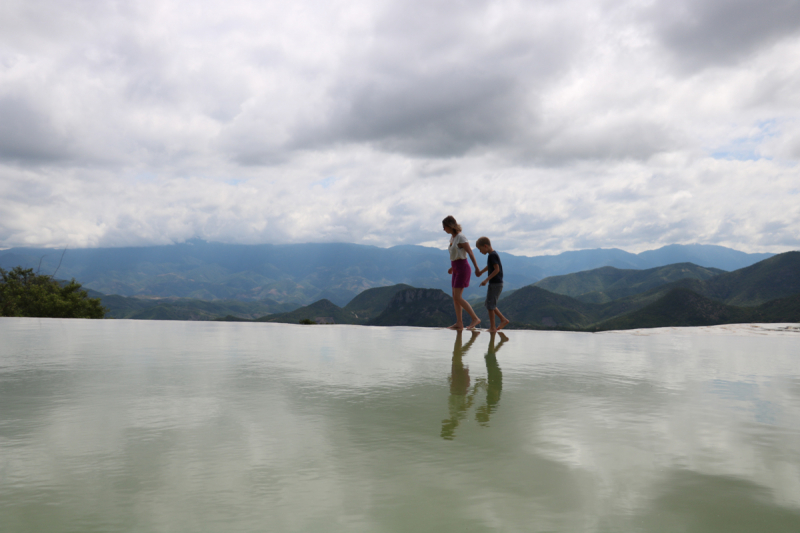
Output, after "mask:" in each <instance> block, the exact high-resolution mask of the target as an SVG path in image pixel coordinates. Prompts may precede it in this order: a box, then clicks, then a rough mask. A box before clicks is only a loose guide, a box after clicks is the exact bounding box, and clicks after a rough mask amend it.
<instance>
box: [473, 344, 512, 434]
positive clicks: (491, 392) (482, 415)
mask: <svg viewBox="0 0 800 533" xmlns="http://www.w3.org/2000/svg"><path fill="white" fill-rule="evenodd" d="M499 335H500V344H498V345H497V346H495V344H494V336H495V333H492V338H491V339H490V340H489V351H488V352H487V353H486V356H485V360H486V374H487V379H486V382H487V383H486V385H487V386H486V405H484V406H481V407H479V408H478V409H477V410H476V411H475V420H477V421H478V423H479V424H480V425H482V426H488V425H489V417H491V415H492V413H494V412H495V411H496V410H497V404H498V403H499V402H500V393H501V392H502V391H503V372H502V370H500V365H499V364H497V352H498V351H499V350H500V348H502V347H503V344H505V343H506V341H507V340H508V337H506V335H505V333H503V332H502V331H501V332H500V333H499Z"/></svg>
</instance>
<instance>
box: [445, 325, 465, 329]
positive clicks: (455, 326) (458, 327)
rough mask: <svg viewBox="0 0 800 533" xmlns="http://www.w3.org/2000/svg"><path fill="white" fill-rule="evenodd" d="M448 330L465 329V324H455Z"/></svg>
mask: <svg viewBox="0 0 800 533" xmlns="http://www.w3.org/2000/svg"><path fill="white" fill-rule="evenodd" d="M447 329H464V324H453V325H452V326H450V327H448V328H447Z"/></svg>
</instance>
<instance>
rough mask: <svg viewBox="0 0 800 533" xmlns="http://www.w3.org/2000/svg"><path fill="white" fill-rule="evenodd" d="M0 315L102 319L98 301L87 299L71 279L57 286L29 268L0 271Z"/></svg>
mask: <svg viewBox="0 0 800 533" xmlns="http://www.w3.org/2000/svg"><path fill="white" fill-rule="evenodd" d="M0 276H2V280H0V316H29V317H50V318H103V317H104V316H105V314H106V308H104V307H103V306H102V305H101V303H100V298H89V297H88V294H87V293H86V291H83V290H81V284H80V283H77V282H76V281H75V280H74V279H73V280H72V281H70V282H69V283H65V284H63V285H62V284H61V283H59V282H57V281H55V280H54V279H53V278H52V277H51V276H46V275H43V274H36V273H35V272H34V271H33V269H32V268H29V269H23V268H22V267H14V268H13V269H11V271H6V270H3V269H2V268H0Z"/></svg>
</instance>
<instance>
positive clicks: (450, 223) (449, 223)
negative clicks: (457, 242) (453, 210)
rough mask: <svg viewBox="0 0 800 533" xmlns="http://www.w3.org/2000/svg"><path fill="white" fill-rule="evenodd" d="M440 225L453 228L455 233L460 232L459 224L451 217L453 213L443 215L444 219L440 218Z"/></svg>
mask: <svg viewBox="0 0 800 533" xmlns="http://www.w3.org/2000/svg"><path fill="white" fill-rule="evenodd" d="M442 225H443V226H447V227H448V228H450V229H452V230H455V232H456V233H461V226H460V225H459V224H458V222H456V219H455V217H453V215H447V216H446V217H444V220H442Z"/></svg>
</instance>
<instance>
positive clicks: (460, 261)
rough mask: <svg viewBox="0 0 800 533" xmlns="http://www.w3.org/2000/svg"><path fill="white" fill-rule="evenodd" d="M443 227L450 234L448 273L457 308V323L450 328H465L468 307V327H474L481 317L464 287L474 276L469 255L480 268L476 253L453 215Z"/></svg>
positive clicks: (447, 218)
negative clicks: (464, 321)
mask: <svg viewBox="0 0 800 533" xmlns="http://www.w3.org/2000/svg"><path fill="white" fill-rule="evenodd" d="M442 227H443V228H444V231H446V232H447V233H448V234H449V235H450V246H449V247H448V250H449V251H450V270H448V271H447V272H448V274H452V275H453V278H452V281H451V285H452V287H453V306H454V307H455V309H456V323H455V324H453V325H452V326H450V329H463V328H464V323H463V322H462V320H461V310H462V309H466V311H467V314H469V316H470V319H471V322H470V323H469V326H467V329H473V328H475V326H477V325H478V324H480V323H481V319H480V318H478V315H476V314H475V311H473V310H472V306H471V305H469V302H468V301H466V300H465V299H464V298H463V296H462V293H463V292H464V289H466V288H467V287H469V278H471V277H472V269H471V268H470V267H469V263H467V255H469V257H470V259H472V264H473V265H475V271H476V272H477V271H478V270H480V269H479V268H478V263H477V261H475V255H474V254H473V253H472V248H471V247H470V245H469V241H468V240H467V238H466V237H464V235H463V234H462V233H461V226H460V225H459V224H458V222H456V219H455V218H453V217H452V216H447V217H446V218H445V219H444V220H442Z"/></svg>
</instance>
